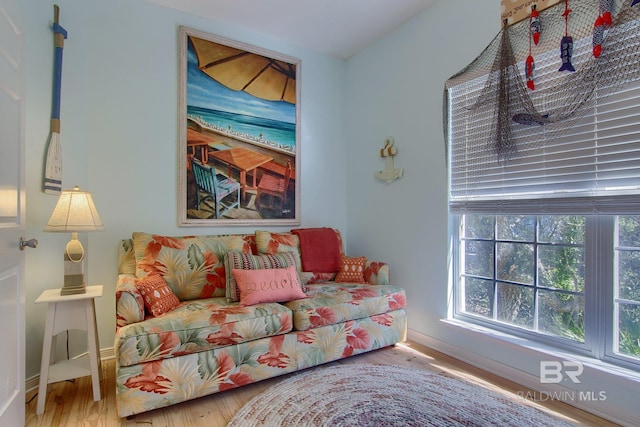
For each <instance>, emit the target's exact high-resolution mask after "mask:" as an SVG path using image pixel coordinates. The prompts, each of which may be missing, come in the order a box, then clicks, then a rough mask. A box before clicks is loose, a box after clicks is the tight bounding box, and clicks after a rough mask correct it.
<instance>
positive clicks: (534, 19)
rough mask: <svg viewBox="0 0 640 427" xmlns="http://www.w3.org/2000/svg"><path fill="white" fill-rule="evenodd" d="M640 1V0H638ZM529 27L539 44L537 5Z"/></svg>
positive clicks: (532, 12) (539, 24) (534, 7)
mask: <svg viewBox="0 0 640 427" xmlns="http://www.w3.org/2000/svg"><path fill="white" fill-rule="evenodd" d="M638 1H640V0H638ZM529 28H530V30H531V37H532V38H533V43H534V44H535V45H536V46H537V45H538V43H539V42H540V30H541V23H540V15H539V14H538V10H537V9H536V5H535V4H534V5H533V6H531V15H530V16H529Z"/></svg>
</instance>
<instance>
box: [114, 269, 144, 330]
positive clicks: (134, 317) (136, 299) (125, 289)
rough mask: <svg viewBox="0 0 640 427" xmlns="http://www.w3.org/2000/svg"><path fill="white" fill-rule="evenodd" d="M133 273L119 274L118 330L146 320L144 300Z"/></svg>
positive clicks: (117, 293)
mask: <svg viewBox="0 0 640 427" xmlns="http://www.w3.org/2000/svg"><path fill="white" fill-rule="evenodd" d="M135 280H136V276H135V275H133V274H118V283H117V284H116V330H117V329H119V328H121V327H123V326H126V325H130V324H132V323H137V322H141V321H143V320H144V301H143V300H142V295H140V292H138V289H137V288H136V285H135Z"/></svg>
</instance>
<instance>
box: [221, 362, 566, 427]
mask: <svg viewBox="0 0 640 427" xmlns="http://www.w3.org/2000/svg"><path fill="white" fill-rule="evenodd" d="M570 425H571V424H567V423H566V422H563V421H562V420H559V419H557V418H555V417H552V416H551V415H548V414H546V413H544V412H542V411H540V410H538V409H536V408H534V407H532V406H529V405H528V404H526V403H524V402H523V401H518V400H516V398H514V399H510V398H508V397H505V396H502V395H500V394H498V393H496V392H492V391H490V390H486V389H484V388H482V387H480V386H477V385H473V384H470V383H467V382H464V381H461V380H457V379H454V378H449V377H446V376H444V375H440V374H438V373H436V372H429V371H422V370H416V369H411V368H406V367H402V366H393V365H358V364H349V365H336V366H330V367H323V368H315V369H313V370H309V371H304V372H301V373H297V374H294V375H293V376H291V377H290V378H287V379H285V380H284V381H282V382H280V383H278V384H276V385H275V386H273V387H270V388H269V389H268V390H266V391H265V392H263V393H261V394H260V395H258V396H256V397H254V398H253V399H252V400H251V401H249V402H248V403H247V404H246V405H244V406H243V407H242V408H241V409H240V411H238V412H237V413H236V414H235V415H234V417H233V418H232V419H231V421H230V422H229V424H228V427H252V426H268V427H271V426H274V427H275V426H278V427H279V426H296V427H299V426H303V427H304V426H314V427H315V426H327V427H328V426H331V427H346V426H358V427H367V426H385V427H386V426H398V427H399V426H402V427H406V426H416V427H418V426H419V427H425V426H477V427H486V426H518V427H523V426H532V427H534V426H535V427H540V426H549V427H551V426H553V427H558V426H570Z"/></svg>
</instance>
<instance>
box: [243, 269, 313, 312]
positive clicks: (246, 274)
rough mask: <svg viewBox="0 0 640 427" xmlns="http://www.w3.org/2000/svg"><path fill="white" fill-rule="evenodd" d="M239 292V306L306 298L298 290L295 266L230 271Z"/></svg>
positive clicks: (298, 283)
mask: <svg viewBox="0 0 640 427" xmlns="http://www.w3.org/2000/svg"><path fill="white" fill-rule="evenodd" d="M231 271H232V274H233V277H234V278H235V279H236V283H237V286H238V289H239V290H240V306H242V307H245V306H248V305H254V304H258V303H261V302H285V301H291V300H296V299H302V298H306V297H307V296H306V295H305V293H304V292H302V289H301V288H300V282H299V281H298V275H297V274H296V268H295V266H290V267H287V268H262V269H258V270H239V269H235V268H234V269H233V270H231Z"/></svg>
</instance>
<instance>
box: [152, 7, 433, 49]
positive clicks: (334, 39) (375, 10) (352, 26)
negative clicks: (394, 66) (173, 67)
mask: <svg viewBox="0 0 640 427" xmlns="http://www.w3.org/2000/svg"><path fill="white" fill-rule="evenodd" d="M147 1H148V2H150V3H155V4H158V5H161V6H165V7H169V8H173V9H177V10H181V11H183V12H187V13H190V14H192V15H196V16H201V17H204V18H207V19H210V20H212V21H218V22H224V23H226V24H230V25H233V26H236V27H240V28H244V29H247V30H251V31H254V32H256V33H259V34H265V35H268V36H271V37H274V38H277V39H280V40H284V41H287V42H290V43H293V44H296V45H299V46H302V47H304V48H307V49H310V50H314V51H317V52H320V53H324V54H327V55H331V56H335V57H338V58H342V59H347V58H349V57H350V56H352V55H353V54H355V53H356V52H358V51H359V50H360V49H363V48H365V47H366V46H367V45H369V44H370V43H372V42H373V41H375V40H376V39H378V38H380V37H381V36H383V35H385V34H387V33H388V32H390V31H392V30H393V29H394V28H396V27H398V26H400V25H401V24H403V23H404V22H406V21H407V20H409V19H410V18H411V17H412V16H414V15H416V14H418V13H420V12H421V11H422V10H423V9H425V8H426V7H427V6H429V5H431V4H433V3H435V1H436V0H147Z"/></svg>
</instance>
